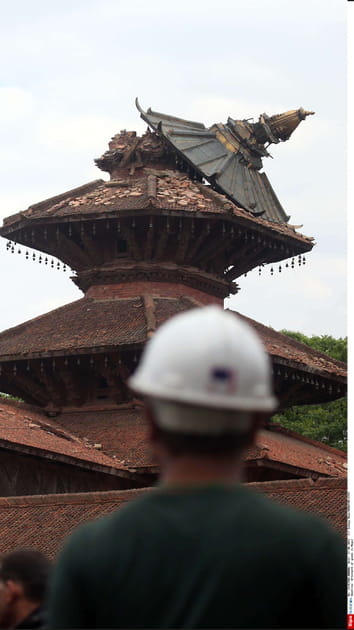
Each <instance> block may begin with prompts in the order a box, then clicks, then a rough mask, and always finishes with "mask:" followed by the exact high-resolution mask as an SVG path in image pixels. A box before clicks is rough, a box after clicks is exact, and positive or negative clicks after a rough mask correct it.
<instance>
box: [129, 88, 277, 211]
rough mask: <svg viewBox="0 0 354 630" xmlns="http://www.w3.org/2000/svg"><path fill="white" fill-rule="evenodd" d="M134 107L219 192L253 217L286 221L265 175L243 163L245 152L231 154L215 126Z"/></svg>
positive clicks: (233, 151)
mask: <svg viewBox="0 0 354 630" xmlns="http://www.w3.org/2000/svg"><path fill="white" fill-rule="evenodd" d="M136 105H137V108H138V109H139V111H140V113H141V117H142V118H143V120H145V121H146V122H147V123H148V124H149V125H150V126H151V127H152V128H153V129H154V130H155V131H157V132H158V133H160V134H161V135H162V136H163V137H164V138H166V140H167V141H168V142H169V143H170V145H172V146H173V147H174V149H175V150H176V151H177V153H178V154H179V155H180V156H181V158H182V159H183V160H185V161H186V162H187V163H189V164H190V165H191V166H192V167H193V168H195V169H196V170H197V171H198V172H199V174H200V175H202V176H203V177H205V178H206V179H207V180H208V181H209V182H210V183H211V184H213V185H214V186H216V189H217V190H218V191H219V192H222V193H224V194H226V195H227V196H228V197H229V198H230V199H232V201H234V202H235V203H236V204H237V205H239V206H241V207H242V208H244V209H245V210H247V211H249V212H251V213H252V214H255V215H259V214H262V216H263V217H264V218H267V219H268V220H270V221H275V222H282V223H286V222H287V221H288V220H289V216H288V215H287V214H286V213H285V211H284V209H283V207H282V206H281V204H280V203H279V200H278V199H277V196H276V194H275V192H274V190H273V188H272V186H271V184H270V182H269V180H268V178H267V176H266V174H265V173H260V172H259V171H258V170H257V169H255V168H249V167H248V165H247V164H245V163H243V162H245V158H244V154H243V153H244V152H243V153H241V152H240V151H235V150H230V149H229V148H228V146H226V144H224V143H222V142H221V141H220V140H219V138H218V137H217V128H218V125H213V127H212V128H210V129H208V128H206V127H205V126H204V125H203V124H202V123H198V122H193V121H189V120H183V119H182V118H176V117H173V116H169V115H167V114H161V113H159V112H154V111H152V110H151V109H150V108H149V109H148V110H147V112H145V111H144V110H143V109H142V108H141V107H140V105H139V103H138V100H137V101H136ZM224 135H225V134H224ZM229 145H230V143H229Z"/></svg>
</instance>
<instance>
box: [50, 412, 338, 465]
mask: <svg viewBox="0 0 354 630" xmlns="http://www.w3.org/2000/svg"><path fill="white" fill-rule="evenodd" d="M56 421H57V422H58V423H59V424H60V425H61V426H62V427H65V428H66V429H67V430H70V431H72V432H73V433H75V434H76V435H78V436H81V437H88V438H89V439H90V441H91V442H100V443H101V444H102V446H103V450H104V451H105V452H107V453H109V454H111V455H112V454H115V455H116V456H117V458H119V460H121V461H123V462H124V464H125V465H127V466H129V467H130V468H137V469H139V468H144V467H149V466H155V462H154V461H153V459H152V454H151V449H150V446H149V442H148V439H147V430H146V425H145V423H144V421H143V419H142V412H141V411H140V410H139V409H137V408H135V409H133V408H131V409H129V408H128V407H127V408H126V409H121V410H116V411H115V410H110V411H108V410H107V411H96V412H94V411H92V412H85V413H83V412H81V413H73V412H71V413H63V414H61V415H59V416H58V417H57V418H56ZM246 459H247V460H248V461H256V460H264V463H265V465H272V464H273V463H274V464H277V463H278V464H284V465H286V466H289V467H293V468H296V469H300V470H302V471H306V472H307V471H313V472H314V473H317V474H319V475H329V476H332V477H345V476H346V474H347V468H346V462H347V457H346V454H345V453H344V452H342V451H339V450H338V449H335V448H332V447H330V446H327V445H325V444H322V443H320V442H315V441H314V440H310V439H309V438H305V437H303V436H301V435H299V434H298V433H295V432H293V431H289V430H287V429H284V428H282V427H280V426H279V425H271V430H267V429H264V430H262V431H260V433H259V435H258V438H257V444H256V446H255V447H253V448H251V449H250V450H249V451H248V452H247V454H246ZM297 474H299V473H297Z"/></svg>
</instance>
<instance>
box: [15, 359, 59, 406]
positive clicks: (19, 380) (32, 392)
mask: <svg viewBox="0 0 354 630" xmlns="http://www.w3.org/2000/svg"><path fill="white" fill-rule="evenodd" d="M11 372H12V366H9V368H8V370H6V371H5V376H6V378H8V380H9V381H10V383H12V382H14V383H15V386H16V387H17V386H18V385H19V387H17V389H18V391H19V392H21V391H23V392H25V394H26V395H28V396H30V398H31V399H32V400H34V401H35V403H36V404H38V402H39V404H41V405H45V404H47V403H48V402H49V399H48V396H47V395H46V392H45V390H44V389H43V387H42V386H41V385H39V384H38V383H36V381H35V380H34V379H33V378H31V377H27V376H25V375H23V374H19V373H17V374H16V375H14V374H12V373H11Z"/></svg>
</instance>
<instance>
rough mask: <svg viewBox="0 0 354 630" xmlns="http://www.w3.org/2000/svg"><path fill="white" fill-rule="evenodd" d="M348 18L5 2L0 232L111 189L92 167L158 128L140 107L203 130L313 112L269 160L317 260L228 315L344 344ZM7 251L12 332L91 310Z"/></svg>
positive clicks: (254, 289) (57, 279) (266, 5)
mask: <svg viewBox="0 0 354 630" xmlns="http://www.w3.org/2000/svg"><path fill="white" fill-rule="evenodd" d="M347 4H350V3H347V2H346V1H345V0H298V1H297V2H291V3H290V2H284V1H283V0H267V1H266V2H265V1H264V0H230V1H228V0H219V2H217V3H215V2H214V1H212V0H203V1H201V0H200V1H199V0H195V1H191V0H188V1H186V0H179V2H173V3H172V2H166V1H162V0H161V1H160V0H150V1H149V2H146V1H143V0H142V1H140V2H139V1H138V0H130V1H129V2H127V0H124V1H119V0H61V2H60V3H57V2H48V0H43V1H42V0H32V1H31V2H28V0H17V2H14V3H12V4H10V3H8V2H6V1H5V0H2V2H1V1H0V6H1V24H0V67H1V71H0V138H1V144H0V219H2V218H4V217H5V216H8V215H11V214H13V213H15V212H18V211H19V210H24V209H26V207H28V205H30V204H32V203H35V202H38V201H41V200H43V199H46V198H48V197H50V196H53V195H56V194H59V193H61V192H64V191H66V190H69V189H70V188H73V187H76V186H80V185H82V184H84V183H86V182H88V181H91V180H93V179H97V178H100V177H103V178H107V176H106V175H105V174H103V173H102V172H101V171H99V170H98V169H97V168H96V167H95V165H94V163H93V159H94V158H95V157H99V156H100V155H101V154H102V153H103V152H104V151H105V150H106V149H107V143H108V141H109V139H110V137H111V136H113V135H114V134H115V133H117V132H119V131H120V130H121V129H129V130H132V129H135V130H137V131H138V132H143V131H144V130H145V129H146V124H145V123H143V121H141V119H140V117H139V113H138V111H137V110H136V109H135V106H134V99H135V97H136V96H138V97H139V100H140V103H141V105H142V107H143V108H144V109H146V108H147V107H149V106H151V108H152V109H155V110H157V111H162V112H165V113H169V114H172V115H175V116H179V117H183V118H187V119H192V120H198V121H200V122H203V123H205V124H212V123H214V122H225V121H226V119H227V117H228V116H232V117H233V118H249V117H251V116H253V117H255V118H258V116H259V114H261V113H263V112H266V113H267V114H268V115H272V114H276V113H280V112H282V111H286V110H288V109H294V108H298V107H300V106H302V107H304V108H305V109H310V110H314V111H315V112H316V115H315V116H311V117H309V118H308V119H306V121H304V122H302V123H301V125H300V127H299V128H298V129H297V130H296V131H295V132H294V135H293V137H292V138H291V139H290V141H289V142H286V143H284V144H280V145H277V146H273V145H272V146H271V147H270V152H271V154H272V155H273V156H274V160H271V159H269V158H268V159H266V160H264V170H265V172H266V173H267V175H268V177H269V179H270V181H271V183H272V185H273V188H274V189H275V192H276V194H277V196H278V198H279V200H280V202H281V203H282V205H283V207H284V209H285V211H286V212H287V213H288V214H290V215H291V219H290V223H292V224H296V225H299V224H303V228H302V229H301V230H300V231H301V232H302V233H304V234H306V235H308V236H314V237H315V238H316V242H317V245H316V246H315V247H314V250H313V252H312V253H311V254H308V255H307V256H306V258H307V263H306V265H305V266H303V267H300V268H296V269H295V270H294V271H292V270H291V269H290V270H285V269H284V265H282V267H283V271H282V273H280V274H279V273H278V272H276V273H274V276H271V275H270V273H269V270H264V271H263V273H262V276H261V278H259V276H258V271H257V270H255V271H254V272H252V273H250V274H248V276H247V278H241V279H240V280H239V281H238V282H239V285H240V286H241V291H240V293H239V294H238V295H237V296H235V297H233V298H231V299H230V300H227V301H226V305H227V306H228V307H231V308H233V309H234V310H238V311H240V312H242V313H243V314H245V315H248V316H250V317H252V318H254V319H256V320H258V321H260V322H262V323H264V324H266V325H269V326H272V327H273V328H275V329H277V330H279V329H281V328H287V329H290V330H300V331H302V332H304V333H305V334H309V335H311V334H331V335H334V336H335V337H340V336H345V335H346V286H347V278H346V239H347V224H346V220H347V218H346V134H347V130H346V82H347V68H346V58H347V57H346V22H347V16H346V13H347ZM352 4H354V3H352ZM352 8H353V9H354V7H352ZM5 243H6V241H5V240H4V239H0V282H1V287H2V298H3V299H2V304H1V307H0V330H3V329H6V328H9V327H11V326H14V325H16V324H18V323H21V322H23V321H25V320H28V319H30V318H32V317H35V316H37V315H39V314H42V313H45V312H47V311H49V310H51V309H52V308H55V307H56V306H59V305H62V304H65V303H67V302H70V301H72V300H74V299H77V298H79V297H81V295H82V294H81V292H80V291H79V290H78V289H77V288H76V287H75V286H74V285H73V283H72V282H71V281H70V280H69V276H68V274H65V273H63V272H58V271H54V270H51V269H50V268H49V269H48V268H47V267H44V266H43V265H39V264H38V263H33V262H31V261H26V260H25V257H24V255H23V254H22V255H21V256H19V255H18V254H17V253H16V254H13V255H11V254H10V253H8V252H7V251H6V248H5ZM276 268H277V266H276Z"/></svg>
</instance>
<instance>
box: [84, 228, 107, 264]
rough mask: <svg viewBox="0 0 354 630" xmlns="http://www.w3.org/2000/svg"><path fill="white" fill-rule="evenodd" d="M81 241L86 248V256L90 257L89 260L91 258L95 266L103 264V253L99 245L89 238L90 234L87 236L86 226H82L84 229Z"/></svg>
mask: <svg viewBox="0 0 354 630" xmlns="http://www.w3.org/2000/svg"><path fill="white" fill-rule="evenodd" d="M80 240H81V242H82V244H83V246H84V248H83V252H84V254H85V255H86V256H88V257H89V258H91V259H92V260H93V262H94V264H96V265H97V264H98V265H99V264H101V263H102V256H101V252H100V250H99V248H98V247H97V244H96V243H95V241H94V239H93V238H92V237H91V236H89V234H87V232H86V231H85V228H84V226H82V228H81V229H80Z"/></svg>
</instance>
